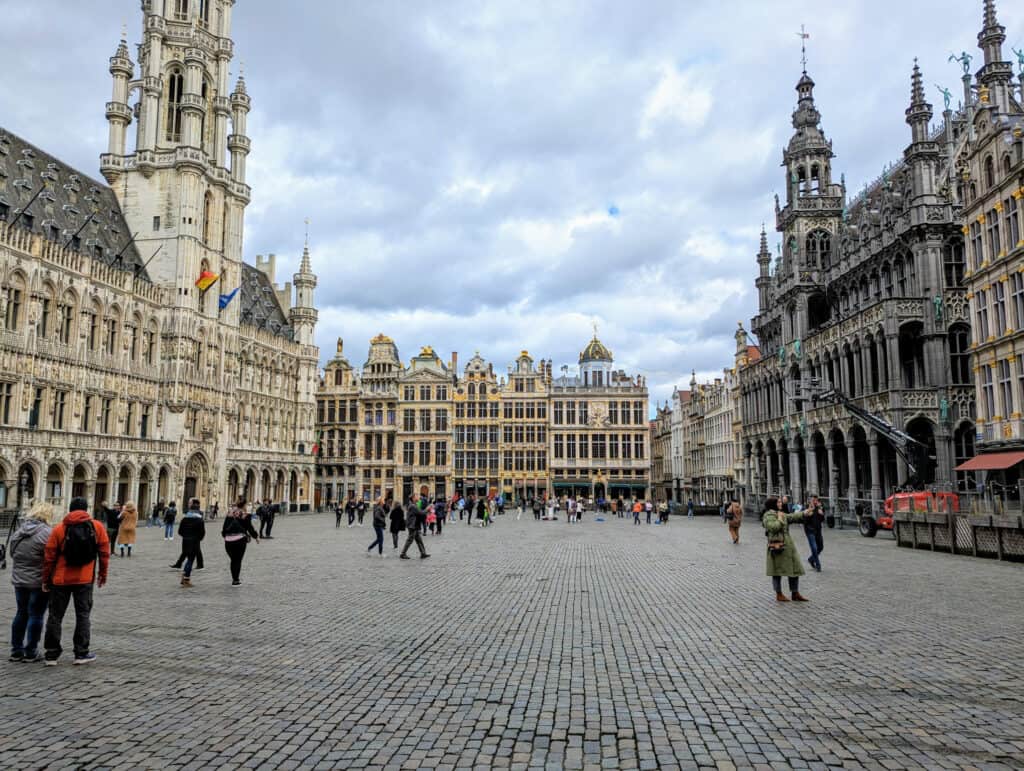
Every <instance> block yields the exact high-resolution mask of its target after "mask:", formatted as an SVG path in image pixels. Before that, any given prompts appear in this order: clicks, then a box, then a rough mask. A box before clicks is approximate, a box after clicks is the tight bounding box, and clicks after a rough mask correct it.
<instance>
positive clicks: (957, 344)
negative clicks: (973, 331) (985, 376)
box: [949, 324, 973, 385]
mask: <svg viewBox="0 0 1024 771" xmlns="http://www.w3.org/2000/svg"><path fill="white" fill-rule="evenodd" d="M949 359H950V369H951V374H952V378H951V381H952V382H953V383H954V384H955V385H971V383H972V382H973V381H972V379H971V350H970V331H969V330H968V328H967V325H965V324H957V325H956V326H954V327H953V328H952V329H950V330H949Z"/></svg>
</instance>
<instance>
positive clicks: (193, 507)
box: [171, 498, 206, 570]
mask: <svg viewBox="0 0 1024 771" xmlns="http://www.w3.org/2000/svg"><path fill="white" fill-rule="evenodd" d="M193 512H196V513H197V514H198V515H199V516H200V517H202V518H203V519H204V520H205V517H203V512H202V511H200V510H199V499H198V498H189V501H188V511H187V512H185V516H186V517H187V516H189V515H190V514H192V513H193ZM205 532H206V531H205V528H204V530H203V533H204V535H205ZM179 535H180V530H179ZM199 540H202V539H199ZM186 559H188V554H187V553H186V551H185V544H182V545H181V553H180V554H179V555H178V559H177V560H175V561H174V563H173V564H172V565H171V569H172V570H180V569H181V566H182V565H184V564H185V560H186ZM195 568H196V570H203V569H204V566H203V549H202V546H201V545H200V544H196V546H195Z"/></svg>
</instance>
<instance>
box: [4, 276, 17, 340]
mask: <svg viewBox="0 0 1024 771" xmlns="http://www.w3.org/2000/svg"><path fill="white" fill-rule="evenodd" d="M4 322H5V324H6V326H7V331H8V332H17V331H18V325H19V323H20V322H21V290H20V289H18V288H17V287H13V286H12V287H9V288H8V289H7V313H6V315H5V316H4Z"/></svg>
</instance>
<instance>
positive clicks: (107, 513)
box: [103, 502, 121, 554]
mask: <svg viewBox="0 0 1024 771" xmlns="http://www.w3.org/2000/svg"><path fill="white" fill-rule="evenodd" d="M103 522H104V524H105V525H106V527H107V540H109V541H110V553H111V554H113V553H114V544H116V543H117V531H118V529H119V528H120V527H121V504H120V503H115V504H114V505H113V506H107V504H106V502H104V503H103Z"/></svg>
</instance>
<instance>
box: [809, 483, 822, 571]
mask: <svg viewBox="0 0 1024 771" xmlns="http://www.w3.org/2000/svg"><path fill="white" fill-rule="evenodd" d="M824 522H825V511H824V508H823V507H822V505H821V499H820V498H818V496H817V495H812V496H811V502H810V505H809V506H808V507H807V511H806V513H805V514H804V535H806V536H807V544H808V546H810V547H811V556H810V557H808V558H807V561H808V562H809V563H810V565H811V567H812V568H814V569H815V570H816V571H817V572H819V573H820V572H821V553H822V552H823V551H825V542H824V541H823V540H822V530H821V526H822V525H823V524H824Z"/></svg>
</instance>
